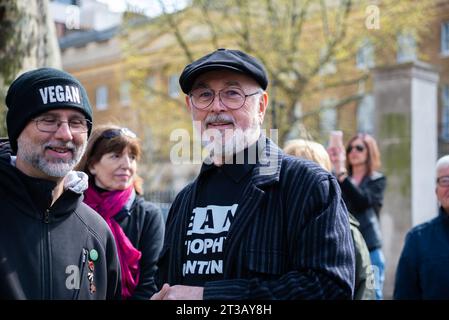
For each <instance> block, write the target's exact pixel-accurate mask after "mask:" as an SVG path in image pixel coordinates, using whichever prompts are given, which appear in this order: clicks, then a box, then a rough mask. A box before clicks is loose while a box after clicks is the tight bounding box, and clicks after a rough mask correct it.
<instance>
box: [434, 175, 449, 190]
mask: <svg viewBox="0 0 449 320" xmlns="http://www.w3.org/2000/svg"><path fill="white" fill-rule="evenodd" d="M437 183H438V185H439V186H440V187H444V188H447V187H449V177H448V176H442V177H439V178H438V179H437Z"/></svg>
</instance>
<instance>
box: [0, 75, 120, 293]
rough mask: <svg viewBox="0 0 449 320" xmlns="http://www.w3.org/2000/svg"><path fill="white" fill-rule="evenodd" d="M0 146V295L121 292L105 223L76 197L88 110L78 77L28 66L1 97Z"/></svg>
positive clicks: (83, 183)
mask: <svg viewBox="0 0 449 320" xmlns="http://www.w3.org/2000/svg"><path fill="white" fill-rule="evenodd" d="M6 106H7V107H8V113H7V115H6V124H7V129H8V136H9V141H8V140H3V141H2V143H1V145H0V208H1V209H0V220H1V223H0V299H64V300H69V299H83V300H99V299H101V300H103V299H115V298H119V297H120V291H121V290H120V289H121V288H120V267H119V262H118V259H117V250H116V247H115V242H114V238H113V236H112V233H111V231H110V230H109V227H108V225H107V224H106V222H105V221H104V220H103V219H102V218H101V216H100V215H98V214H97V213H96V212H95V211H93V210H92V209H90V207H88V206H87V205H85V204H84V203H83V201H82V200H83V196H82V194H83V192H84V190H85V189H87V181H88V179H87V175H86V174H84V173H81V172H76V171H73V170H72V169H73V168H74V167H75V165H76V164H77V163H78V161H79V160H80V158H81V156H82V155H83V152H84V150H85V148H86V144H87V138H88V135H89V134H90V132H91V129H92V109H91V106H90V103H89V100H88V98H87V94H86V91H85V89H84V88H83V86H82V85H81V83H80V82H79V81H78V80H77V79H75V78H74V77H73V76H71V75H70V74H68V73H66V72H64V71H60V70H57V69H52V68H40V69H35V70H32V71H28V72H26V73H24V74H22V75H21V76H20V77H18V78H17V79H16V80H15V81H14V82H13V83H12V84H11V86H10V87H9V90H8V93H7V96H6Z"/></svg>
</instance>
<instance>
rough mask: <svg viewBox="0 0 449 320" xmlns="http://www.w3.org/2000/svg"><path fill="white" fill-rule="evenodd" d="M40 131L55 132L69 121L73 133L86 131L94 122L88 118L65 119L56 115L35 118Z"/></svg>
mask: <svg viewBox="0 0 449 320" xmlns="http://www.w3.org/2000/svg"><path fill="white" fill-rule="evenodd" d="M33 121H34V122H35V123H36V127H37V129H38V130H39V131H42V132H47V133H55V132H56V131H58V129H59V127H60V126H61V125H62V124H63V123H67V125H68V126H69V128H70V131H71V132H72V133H85V132H87V131H89V128H91V127H92V122H91V121H89V120H87V119H81V118H79V119H70V120H68V121H63V120H60V119H58V118H54V117H44V118H38V119H33Z"/></svg>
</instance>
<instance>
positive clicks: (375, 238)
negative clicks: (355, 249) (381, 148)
mask: <svg viewBox="0 0 449 320" xmlns="http://www.w3.org/2000/svg"><path fill="white" fill-rule="evenodd" d="M386 183H387V181H386V178H385V176H384V175H382V174H381V173H379V172H374V173H373V174H372V175H371V176H365V177H364V178H363V180H362V182H361V183H360V185H359V186H358V187H357V186H355V185H354V184H353V183H352V182H351V181H350V180H349V178H346V179H345V180H343V182H342V183H340V187H341V191H342V193H343V199H344V201H345V203H346V205H347V206H348V210H349V212H351V213H352V214H353V215H354V217H356V219H357V220H358V221H359V223H360V228H359V229H360V232H361V233H362V235H363V238H364V239H365V242H366V245H367V246H368V250H369V251H372V250H374V249H378V248H380V247H382V234H381V231H380V223H379V213H380V209H381V208H382V204H383V199H384V191H385V186H386Z"/></svg>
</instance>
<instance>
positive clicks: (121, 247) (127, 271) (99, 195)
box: [84, 185, 142, 299]
mask: <svg viewBox="0 0 449 320" xmlns="http://www.w3.org/2000/svg"><path fill="white" fill-rule="evenodd" d="M133 188H134V186H132V185H131V186H130V187H129V188H128V189H125V190H123V191H108V192H98V191H97V190H95V188H93V187H92V186H89V188H88V189H87V190H86V192H85V193H84V202H85V203H86V204H87V205H89V206H90V207H91V208H92V209H94V210H95V211H97V212H98V213H99V214H100V215H101V216H102V217H103V219H104V220H105V221H106V222H107V224H108V225H109V228H111V231H112V234H113V235H114V239H115V243H116V245H117V251H118V256H119V261H120V267H121V271H122V297H123V298H124V299H126V298H129V297H130V296H132V294H133V292H134V289H135V288H136V286H137V283H138V282H139V273H140V267H139V261H140V258H141V256H142V253H141V252H140V251H139V250H137V249H136V248H134V246H133V245H132V243H131V241H129V239H128V237H127V236H126V235H125V233H124V232H123V230H122V228H121V227H120V225H119V224H118V222H117V221H115V219H114V216H115V215H116V214H117V213H118V212H119V211H120V210H121V209H122V208H123V207H124V206H125V204H126V203H127V201H128V199H129V197H130V196H131V194H132V192H133Z"/></svg>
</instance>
